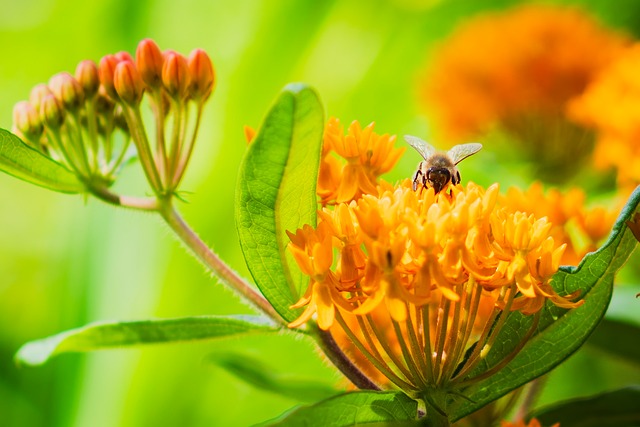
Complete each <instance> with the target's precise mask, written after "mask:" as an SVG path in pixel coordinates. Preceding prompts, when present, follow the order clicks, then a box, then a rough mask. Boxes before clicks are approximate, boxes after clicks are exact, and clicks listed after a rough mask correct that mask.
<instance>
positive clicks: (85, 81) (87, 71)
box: [76, 59, 100, 98]
mask: <svg viewBox="0 0 640 427" xmlns="http://www.w3.org/2000/svg"><path fill="white" fill-rule="evenodd" d="M76 79H77V80H78V82H79V83H80V86H82V90H84V94H85V95H86V97H87V98H93V96H94V95H95V94H96V93H98V87H100V76H99V75H98V66H97V65H96V63H95V62H93V61H91V60H88V59H87V60H84V61H82V62H80V63H79V64H78V66H77V67H76Z"/></svg>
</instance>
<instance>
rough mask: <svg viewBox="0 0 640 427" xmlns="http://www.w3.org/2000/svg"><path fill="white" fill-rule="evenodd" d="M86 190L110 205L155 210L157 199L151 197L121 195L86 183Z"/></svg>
mask: <svg viewBox="0 0 640 427" xmlns="http://www.w3.org/2000/svg"><path fill="white" fill-rule="evenodd" d="M87 188H88V190H89V191H90V192H91V194H93V195H94V196H96V197H97V198H98V199H100V200H102V201H104V202H107V203H110V204H112V205H117V206H122V207H124V208H131V209H137V210H142V211H157V210H158V200H157V199H155V198H152V197H146V198H142V197H132V196H121V195H119V194H115V193H112V192H111V191H109V190H108V189H107V188H106V187H101V186H95V185H91V184H88V185H87Z"/></svg>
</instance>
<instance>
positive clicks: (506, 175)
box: [0, 0, 640, 427]
mask: <svg viewBox="0 0 640 427" xmlns="http://www.w3.org/2000/svg"><path fill="white" fill-rule="evenodd" d="M4 3H5V4H3V7H2V14H0V46H2V48H3V58H2V60H1V63H0V93H2V98H1V100H0V126H2V127H7V128H8V127H10V125H11V109H12V107H13V105H14V104H15V103H16V102H17V101H19V100H21V99H24V98H26V97H27V96H28V93H29V90H30V88H31V87H33V86H34V85H35V84H36V83H39V82H45V81H47V80H48V78H49V77H50V76H51V75H53V74H54V73H56V72H59V71H63V70H67V71H73V69H74V68H75V66H76V64H77V63H78V62H79V61H80V60H81V59H85V58H88V59H93V60H98V59H99V58H100V57H101V56H102V55H104V54H106V53H110V52H115V51H118V50H128V51H130V52H131V51H133V49H134V48H135V46H136V44H137V42H138V41H139V40H140V39H142V38H144V37H151V38H153V39H155V40H156V41H157V42H158V44H159V45H160V46H162V47H166V48H171V49H175V50H177V51H181V52H185V53H186V52H189V51H190V50H191V49H192V48H195V47H201V48H203V49H205V50H206V51H207V52H208V53H209V54H210V55H211V57H212V59H213V61H214V64H215V66H216V70H217V75H218V79H219V80H218V84H217V89H216V93H215V94H214V96H213V99H212V101H211V102H210V103H209V106H208V108H207V109H206V111H205V115H206V117H205V121H204V123H203V126H202V130H201V135H200V138H199V139H200V141H199V143H198V145H197V147H196V155H195V157H194V160H193V162H192V167H191V170H190V171H189V173H188V174H187V177H186V179H185V182H184V185H183V188H184V189H187V190H189V191H192V192H193V193H192V194H189V195H188V200H189V203H188V204H184V205H183V206H181V210H182V211H183V213H184V216H185V217H186V219H187V220H188V221H189V222H190V223H191V224H192V225H193V227H194V228H195V229H196V230H198V231H199V233H200V234H201V235H202V236H203V237H204V238H205V240H206V241H207V242H208V243H210V244H211V245H212V246H213V247H214V249H215V250H217V251H218V253H219V254H220V255H221V256H222V258H223V259H225V260H226V261H228V262H229V263H230V265H231V266H232V267H233V268H235V269H236V270H238V271H240V272H241V273H242V274H243V275H245V276H247V277H248V272H247V270H246V267H245V266H244V262H243V260H242V256H241V253H240V248H239V244H238V238H237V235H236V232H235V230H234V227H232V226H231V224H233V221H234V216H233V197H234V190H235V188H236V185H235V182H236V179H237V173H238V172H237V171H238V165H239V164H240V159H241V157H242V155H243V153H244V151H245V149H246V142H245V141H244V137H243V131H242V129H243V125H250V126H257V125H258V124H259V122H260V121H261V119H262V117H263V115H264V114H265V112H266V111H267V110H268V107H269V106H270V104H271V102H272V100H273V99H274V98H275V96H276V94H277V93H279V91H280V89H281V88H282V87H283V86H284V85H285V84H286V83H289V82H292V81H304V82H306V83H308V84H310V85H311V86H313V87H315V88H316V89H317V90H318V92H319V94H320V96H321V98H322V100H323V102H324V104H325V107H326V111H327V114H328V115H333V116H336V117H339V118H340V119H341V120H342V121H343V122H344V123H349V122H350V121H351V120H353V119H358V120H360V121H361V122H362V123H368V122H370V121H376V123H377V126H376V129H377V130H378V131H379V132H381V133H384V132H389V133H397V134H404V133H410V134H417V135H428V134H429V121H428V119H427V118H425V117H423V116H421V115H420V113H419V108H418V107H417V100H416V96H415V76H416V73H417V71H418V70H420V69H421V67H423V66H424V64H425V58H426V57H427V55H428V52H429V50H430V48H431V47H432V46H433V45H434V44H435V43H437V42H438V40H440V39H441V38H442V37H443V36H445V35H446V34H447V33H449V32H450V31H451V30H452V28H454V27H455V25H456V23H458V22H460V20H462V19H464V18H465V17H466V16H469V15H471V14H473V13H476V12H479V11H481V10H485V9H488V8H491V9H498V8H503V7H506V6H509V5H511V4H515V3H519V2H516V1H507V0H500V1H495V0H478V1H473V2H472V1H463V0H423V1H419V0H386V1H384V0H375V1H370V2H360V1H355V0H347V1H341V2H338V1H335V0H333V1H332V0H326V1H306V2H305V1H296V0H275V1H269V2H267V1H262V2H260V1H247V0H239V1H235V2H210V1H205V0H186V1H183V2H169V1H151V0H146V1H137V2H132V1H125V0H117V1H116V0H112V1H109V0H97V1H95V2H81V1H78V0H66V1H55V0H23V1H20V2H4ZM553 3H562V4H581V5H582V6H584V7H585V8H587V9H588V10H591V11H593V12H594V13H595V14H597V15H598V16H599V17H600V19H602V20H603V21H604V22H605V23H607V24H609V25H611V26H614V27H617V28H621V29H623V30H625V31H627V32H629V33H631V34H635V35H639V34H640V26H639V25H638V22H640V21H639V20H638V19H637V17H638V16H639V15H640V4H639V3H638V2H637V1H635V0H619V1H616V2H615V3H614V2H610V1H607V0H593V1H589V0H582V1H571V2H560V1H556V2H553ZM634 25H635V27H634ZM484 156H485V157H484V161H485V162H487V161H491V157H492V156H491V154H484ZM417 161H418V159H417V156H416V155H414V156H411V155H407V156H405V158H404V159H402V160H401V162H400V165H399V167H397V168H396V170H395V171H394V172H393V174H391V175H390V176H389V177H387V179H389V180H395V179H398V178H400V177H405V176H407V175H408V174H409V173H412V172H413V169H414V167H415V163H416V162H417ZM469 163H470V164H469V166H466V165H465V167H466V168H467V169H465V171H466V176H467V177H471V179H473V180H474V181H477V182H479V183H482V184H487V183H490V182H493V181H496V180H497V181H499V182H502V183H505V184H506V183H510V184H520V183H527V182H528V178H526V177H524V178H514V177H513V175H512V174H511V170H510V169H509V168H508V167H500V168H491V170H487V169H486V168H484V167H483V158H482V156H480V157H478V160H477V161H475V162H469ZM124 175H125V176H124V177H123V178H124V179H122V180H121V181H124V182H125V183H126V186H127V192H129V191H128V189H130V188H133V189H134V191H135V190H137V192H138V194H142V193H144V191H145V190H144V189H145V186H144V179H143V177H142V176H141V175H140V174H139V173H138V171H137V170H136V168H131V169H129V170H127V171H125V174H124ZM0 188H1V189H2V191H1V192H0V194H2V198H3V199H2V200H3V201H2V203H1V204H0V224H1V227H0V260H1V261H0V414H2V419H3V424H4V425H10V426H56V425H60V426H73V425H77V426H85V425H91V426H98V427H100V426H115V425H118V426H147V425H148V426H156V425H192V426H200V425H202V426H204V425H207V426H210V425H249V424H252V423H256V422H260V421H263V420H265V419H268V418H273V417H276V416H278V415H279V414H281V413H282V412H284V411H285V410H287V409H289V408H290V407H292V406H293V405H295V404H298V403H299V402H298V401H296V400H295V399H292V398H285V397H281V396H276V395H274V394H271V393H269V392H267V391H262V390H259V389H256V388H254V387H252V386H250V385H248V384H246V383H245V382H242V381H241V380H239V379H237V378H236V377H235V376H233V375H232V374H230V373H227V372H225V371H224V370H223V369H221V368H219V367H216V366H212V365H210V364H208V363H207V362H206V359H207V357H208V355H209V354H211V353H213V352H220V351H224V352H231V353H232V352H241V353H247V352H248V353H250V354H252V355H253V356H255V357H257V358H259V359H260V360H264V361H268V366H272V367H273V369H274V370H277V371H278V372H288V373H291V374H292V375H295V374H299V376H301V377H304V378H317V379H319V380H320V381H323V382H324V383H325V384H326V385H327V386H336V385H337V386H341V387H342V386H344V384H343V383H341V381H342V380H340V379H339V377H338V375H337V374H335V373H334V371H333V370H332V369H331V368H330V367H329V366H328V365H327V364H326V363H325V362H324V361H323V360H322V359H321V358H320V356H317V355H316V353H315V352H314V351H313V349H312V346H311V345H310V343H309V342H306V341H303V340H299V339H294V338H293V337H292V336H288V335H281V336H251V337H243V338H238V339H232V340H227V341H219V342H215V343H198V344H187V345H181V346H153V347H148V348H145V349H143V350H127V351H124V350H111V351H107V352H99V353H93V354H87V355H80V356H79V355H72V356H64V357H60V358H58V359H56V360H54V361H53V362H52V363H50V364H48V365H46V366H44V367H42V368H37V369H24V368H22V369H21V368H17V367H16V366H15V365H14V363H13V355H14V353H15V352H16V350H17V349H18V347H19V346H20V345H21V344H23V343H24V342H26V341H29V340H33V339H37V338H41V337H44V336H48V335H52V334H54V333H56V332H59V331H61V330H65V329H70V328H75V327H78V326H81V325H84V324H86V323H88V322H91V321H97V320H116V319H118V320H135V319H143V318H147V317H174V316H191V315H201V314H234V313H248V312H249V311H248V309H247V308H246V307H244V306H243V305H242V304H240V303H239V301H238V300H237V299H236V298H235V297H234V296H233V295H232V294H231V293H230V292H227V291H225V290H223V288H222V287H221V286H216V285H215V283H214V280H212V279H211V278H210V277H208V275H207V274H204V272H203V269H202V267H200V266H199V265H198V263H197V262H196V261H195V260H194V259H193V258H192V257H190V256H188V255H187V254H186V253H185V251H184V250H183V248H182V247H181V246H180V244H178V243H177V242H176V240H175V239H174V238H173V237H171V236H170V233H168V232H167V230H166V228H165V226H164V225H162V223H161V222H160V221H159V220H157V219H155V218H154V217H152V216H150V215H144V214H140V213H132V212H128V211H125V210H114V209H112V208H111V207H109V206H106V205H104V204H101V203H100V202H98V201H96V200H93V199H90V200H88V201H85V200H84V199H83V198H82V197H79V196H65V195H60V194H56V193H53V192H48V191H46V190H43V189H41V188H38V187H35V186H32V185H29V184H27V183H24V182H21V181H18V180H16V179H13V178H12V177H9V176H7V175H0ZM627 270H629V268H628V269H627ZM637 277H638V270H637V268H636V269H635V271H632V272H627V273H626V274H625V275H623V280H622V281H624V282H626V283H636V284H637V283H638V280H637ZM630 289H631V290H630ZM637 292H638V289H637V285H636V288H635V290H634V289H632V288H627V290H626V291H621V292H620V293H619V294H618V295H616V293H614V301H613V305H612V307H611V312H613V313H616V316H617V317H624V318H625V320H627V321H632V322H635V323H636V324H637V323H640V317H639V316H638V310H637V306H635V307H634V306H633V304H630V303H629V301H630V299H632V298H633V295H634V294H635V293H637ZM631 310H634V312H633V313H632V312H631ZM598 351H599V350H596V349H587V350H585V351H581V352H579V353H578V354H577V355H576V356H574V357H573V358H571V359H569V361H568V362H567V363H566V364H564V365H562V366H561V367H560V368H558V369H557V370H556V371H554V372H553V373H552V374H551V375H550V377H549V381H548V383H547V384H548V387H547V388H546V389H545V393H544V394H543V395H542V397H541V403H549V402H554V401H556V400H558V399H560V398H568V397H573V396H579V395H584V394H595V393H597V392H600V391H602V390H609V389H613V388H616V387H622V386H625V385H627V384H630V383H633V382H635V383H638V382H640V371H638V370H637V368H636V367H632V366H627V365H625V364H621V363H617V362H616V361H609V360H608V359H606V358H603V357H601V355H600V353H598ZM585 371H588V375H585Z"/></svg>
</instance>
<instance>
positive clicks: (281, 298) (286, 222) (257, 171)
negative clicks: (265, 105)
mask: <svg viewBox="0 0 640 427" xmlns="http://www.w3.org/2000/svg"><path fill="white" fill-rule="evenodd" d="M323 129H324V117H323V110H322V105H321V104H320V101H319V99H318V97H317V95H316V93H315V92H314V91H313V90H311V89H310V88H308V87H305V86H302V85H289V86H287V87H286V88H285V90H284V91H283V92H282V94H281V95H280V97H279V98H278V99H277V100H276V102H275V104H274V105H273V107H272V108H271V110H270V111H269V113H268V114H267V117H266V118H265V120H264V122H263V124H262V126H261V128H260V130H259V132H258V134H257V135H256V137H255V139H254V140H253V141H252V142H251V144H250V145H249V149H248V150H247V153H246V155H245V158H244V160H243V162H242V165H241V167H240V177H239V180H238V189H237V194H236V219H237V227H238V235H239V238H240V245H241V247H242V252H243V254H244V257H245V260H246V262H247V266H248V267H249V271H250V272H251V274H252V276H253V278H254V280H255V281H256V284H257V285H258V287H259V288H260V290H261V291H262V293H263V295H264V296H265V297H266V298H267V299H268V300H269V302H270V303H271V304H272V305H273V307H274V308H275V309H276V310H277V311H278V313H280V315H281V316H282V317H283V318H284V319H286V320H287V321H291V320H293V319H295V318H296V317H297V315H296V311H294V310H292V309H290V308H289V307H290V306H291V305H292V304H294V303H295V302H296V301H297V300H298V298H299V296H300V293H301V290H302V289H303V287H304V285H305V283H306V282H305V279H304V277H303V276H302V274H301V273H300V271H299V269H298V267H297V265H296V264H295V262H294V261H293V258H292V257H291V256H290V255H289V254H288V253H287V251H286V246H287V244H288V241H289V239H288V237H287V235H286V231H287V230H289V231H295V230H296V229H298V228H301V227H302V226H303V225H304V224H311V225H315V223H316V210H317V200H316V182H317V178H318V168H319V163H320V153H321V149H322V135H323Z"/></svg>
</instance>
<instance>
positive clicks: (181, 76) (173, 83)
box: [162, 51, 190, 101]
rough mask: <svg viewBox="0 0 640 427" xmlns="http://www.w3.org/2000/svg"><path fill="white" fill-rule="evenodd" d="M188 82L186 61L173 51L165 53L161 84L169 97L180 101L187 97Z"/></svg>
mask: <svg viewBox="0 0 640 427" xmlns="http://www.w3.org/2000/svg"><path fill="white" fill-rule="evenodd" d="M189 80H190V76H189V64H188V63H187V59H186V58H185V57H184V56H182V55H180V54H179V53H176V52H173V51H169V52H167V53H165V57H164V64H163V66H162V83H163V84H164V88H165V89H166V90H167V93H168V94H169V96H171V97H172V98H174V99H177V100H179V101H182V100H183V99H184V98H185V97H186V96H187V93H188V89H189V83H190V82H189Z"/></svg>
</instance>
